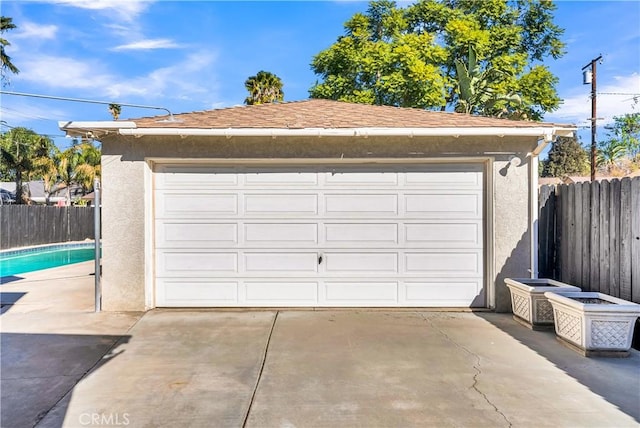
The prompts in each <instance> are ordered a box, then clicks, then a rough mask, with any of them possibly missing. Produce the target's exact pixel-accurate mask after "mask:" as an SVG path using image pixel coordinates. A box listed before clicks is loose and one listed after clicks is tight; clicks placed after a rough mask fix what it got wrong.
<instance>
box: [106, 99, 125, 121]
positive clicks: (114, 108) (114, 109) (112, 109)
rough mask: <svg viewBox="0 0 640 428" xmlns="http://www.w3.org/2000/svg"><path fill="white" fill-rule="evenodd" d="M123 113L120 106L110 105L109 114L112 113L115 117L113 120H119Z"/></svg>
mask: <svg viewBox="0 0 640 428" xmlns="http://www.w3.org/2000/svg"><path fill="white" fill-rule="evenodd" d="M121 112H122V106H121V105H120V104H115V103H112V104H109V113H111V116H113V120H118V118H119V117H120V113H121Z"/></svg>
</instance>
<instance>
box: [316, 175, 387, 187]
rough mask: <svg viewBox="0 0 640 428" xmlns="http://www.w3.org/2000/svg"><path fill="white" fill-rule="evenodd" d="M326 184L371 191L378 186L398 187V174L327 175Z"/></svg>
mask: <svg viewBox="0 0 640 428" xmlns="http://www.w3.org/2000/svg"><path fill="white" fill-rule="evenodd" d="M325 183H326V184H327V185H328V186H339V187H345V188H353V187H362V188H364V189H370V188H371V187H372V186H376V185H385V186H396V185H397V184H398V174H397V173H393V172H387V173H383V172H360V173H359V172H349V173H333V174H332V173H328V174H325Z"/></svg>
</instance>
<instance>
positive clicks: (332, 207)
mask: <svg viewBox="0 0 640 428" xmlns="http://www.w3.org/2000/svg"><path fill="white" fill-rule="evenodd" d="M324 204H325V210H326V213H327V215H337V216H348V217H357V216H363V215H366V216H373V215H376V214H386V215H389V214H392V215H397V214H398V195H396V194H387V195H367V194H364V195H363V194H339V195H338V194H328V195H325V201H324Z"/></svg>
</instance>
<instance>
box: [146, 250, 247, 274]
mask: <svg viewBox="0 0 640 428" xmlns="http://www.w3.org/2000/svg"><path fill="white" fill-rule="evenodd" d="M158 265H159V266H158V274H159V275H161V276H166V277H172V276H173V277H184V276H203V275H210V274H211V273H236V272H237V271H238V254H237V253H208V252H199V251H189V252H177V251H163V252H162V253H161V256H160V259H159V263H158Z"/></svg>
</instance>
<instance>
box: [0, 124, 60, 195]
mask: <svg viewBox="0 0 640 428" xmlns="http://www.w3.org/2000/svg"><path fill="white" fill-rule="evenodd" d="M55 150H56V148H55V145H54V144H53V141H51V139H49V138H47V137H44V136H42V135H38V134H36V133H35V132H34V131H32V130H31V129H27V128H21V127H18V128H13V129H11V130H9V131H8V132H6V133H4V134H2V137H1V138H0V160H1V165H0V171H2V172H3V173H4V174H5V175H6V176H7V177H5V178H8V179H12V180H15V183H16V203H18V204H21V203H23V202H24V200H23V191H22V183H23V180H25V179H26V180H31V179H37V178H40V177H41V176H42V170H41V165H42V164H43V162H44V160H43V159H46V158H52V157H53V156H54V155H55Z"/></svg>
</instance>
